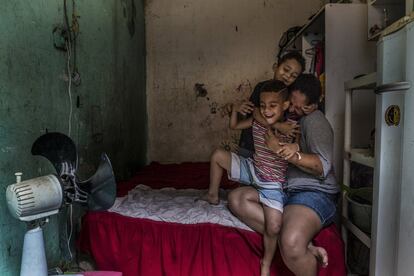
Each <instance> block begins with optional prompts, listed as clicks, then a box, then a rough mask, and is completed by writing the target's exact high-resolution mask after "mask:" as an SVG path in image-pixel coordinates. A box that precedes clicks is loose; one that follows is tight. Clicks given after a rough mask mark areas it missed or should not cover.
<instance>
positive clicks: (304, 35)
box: [284, 0, 378, 182]
mask: <svg viewBox="0 0 414 276" xmlns="http://www.w3.org/2000/svg"><path fill="white" fill-rule="evenodd" d="M377 1H378V0H377ZM366 30H367V4H350V3H347V4H344V3H335V4H326V5H325V6H324V7H322V8H321V9H320V10H319V11H318V12H317V13H316V14H315V15H314V16H313V17H312V18H311V19H310V20H309V21H308V22H307V23H306V24H305V25H304V26H303V27H302V29H301V30H299V32H298V33H297V34H296V35H295V37H293V38H292V39H291V40H290V41H289V42H288V43H287V45H286V46H285V48H284V50H286V49H293V48H294V49H296V50H297V49H301V51H302V54H303V56H304V57H305V58H306V59H307V67H306V70H305V73H307V72H309V64H310V63H311V62H310V60H311V59H310V58H309V57H307V55H306V51H307V50H308V49H310V48H312V47H313V46H314V45H313V43H312V42H314V41H315V40H321V41H324V64H325V91H326V95H325V116H326V118H327V119H328V121H329V122H330V124H331V126H332V128H333V130H334V167H335V172H336V176H337V179H338V180H340V179H342V168H343V165H342V161H343V145H344V142H343V131H344V113H345V105H344V102H345V95H344V93H343V89H344V82H345V81H346V80H349V79H351V78H353V77H354V76H356V75H358V74H363V73H366V72H372V71H374V70H375V56H376V50H375V49H376V48H375V42H372V41H367V34H366ZM338 182H340V181H338Z"/></svg>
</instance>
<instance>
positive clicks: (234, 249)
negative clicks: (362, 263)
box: [78, 163, 346, 276]
mask: <svg viewBox="0 0 414 276" xmlns="http://www.w3.org/2000/svg"><path fill="white" fill-rule="evenodd" d="M137 184H145V185H148V186H151V187H153V188H161V187H165V186H170V187H171V186H173V187H176V188H190V187H192V188H194V187H197V188H206V187H207V186H208V164H207V163H183V164H179V165H176V164H174V165H160V164H158V163H152V164H151V165H149V166H147V167H146V168H145V169H144V170H142V171H140V172H138V173H137V175H136V176H135V177H133V178H132V179H131V180H130V181H128V182H123V183H120V184H119V185H118V194H119V195H124V194H126V193H127V191H128V190H130V189H132V188H133V187H135V186H136V185H137ZM225 185H226V186H227V187H234V183H231V182H226V184H225ZM314 242H315V244H317V245H320V246H323V247H324V248H325V249H326V250H327V251H328V254H329V266H328V267H327V268H320V269H319V273H318V275H321V276H344V275H346V273H345V264H344V254H343V243H342V240H341V237H340V235H339V233H338V231H337V229H336V227H335V226H333V225H332V226H331V227H328V228H325V229H324V230H322V231H321V232H320V233H319V234H318V236H317V237H316V238H315V240H314ZM78 244H79V246H80V248H81V250H83V251H88V252H90V253H91V254H92V255H93V257H94V258H95V261H96V263H97V266H98V268H99V269H100V270H114V271H122V272H123V275H124V276H138V275H139V276H161V275H168V276H170V275H171V276H175V275H177V276H178V275H180V276H186V275H206V276H230V275H237V276H254V275H259V261H260V258H261V256H262V238H261V236H260V235H259V234H257V233H255V232H251V231H246V230H241V229H236V228H231V227H226V226H221V225H216V224H197V225H184V224H178V223H164V222H158V221H152V220H147V219H137V218H130V217H125V216H122V215H119V214H116V213H110V212H89V213H88V214H87V215H86V216H85V217H84V220H83V225H82V230H81V233H80V238H79V240H78ZM272 275H273V276H275V275H278V276H279V275H293V274H292V273H291V272H290V271H289V270H288V269H287V268H286V266H285V265H284V264H283V261H282V259H281V257H280V254H279V252H278V253H277V254H276V257H275V260H274V262H273V267H272Z"/></svg>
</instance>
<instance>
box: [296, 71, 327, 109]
mask: <svg viewBox="0 0 414 276" xmlns="http://www.w3.org/2000/svg"><path fill="white" fill-rule="evenodd" d="M295 90H299V91H300V92H301V93H302V94H305V95H306V97H307V98H308V100H309V102H308V104H318V103H319V98H320V96H321V83H320V81H319V80H318V79H317V78H316V77H315V76H314V75H312V74H301V75H299V77H298V78H297V79H296V81H295V82H294V83H293V84H292V85H291V86H290V87H289V91H290V92H292V91H295Z"/></svg>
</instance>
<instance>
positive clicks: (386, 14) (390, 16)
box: [368, 0, 405, 40]
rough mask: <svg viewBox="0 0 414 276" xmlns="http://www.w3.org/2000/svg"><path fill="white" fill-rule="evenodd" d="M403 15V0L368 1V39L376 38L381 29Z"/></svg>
mask: <svg viewBox="0 0 414 276" xmlns="http://www.w3.org/2000/svg"><path fill="white" fill-rule="evenodd" d="M404 15H405V0H371V1H369V2H368V39H369V40H377V39H378V38H379V37H380V36H381V34H382V31H383V30H384V29H385V28H387V27H388V26H389V25H391V24H392V23H394V22H395V21H397V20H398V19H400V18H401V17H403V16H404Z"/></svg>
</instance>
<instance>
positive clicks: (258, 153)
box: [252, 120, 292, 184]
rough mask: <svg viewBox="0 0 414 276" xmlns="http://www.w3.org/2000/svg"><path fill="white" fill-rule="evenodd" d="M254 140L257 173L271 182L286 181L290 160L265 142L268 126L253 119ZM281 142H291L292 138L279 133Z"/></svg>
mask: <svg viewBox="0 0 414 276" xmlns="http://www.w3.org/2000/svg"><path fill="white" fill-rule="evenodd" d="M252 127H253V131H252V132H253V141H254V149H255V153H254V155H253V163H254V166H255V169H256V175H257V177H259V178H260V179H261V180H263V181H269V182H280V183H282V184H283V183H285V182H286V173H287V167H288V162H287V161H286V160H283V159H282V158H280V157H278V156H277V155H276V154H275V153H274V152H273V151H271V150H270V149H269V148H268V147H267V146H266V144H265V139H264V135H265V134H266V132H267V130H268V127H267V126H265V125H263V124H261V123H259V122H258V121H256V120H253V126H252ZM278 137H279V139H280V142H288V143H291V142H292V139H291V138H289V137H287V136H286V135H283V134H281V133H280V132H279V133H278Z"/></svg>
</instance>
